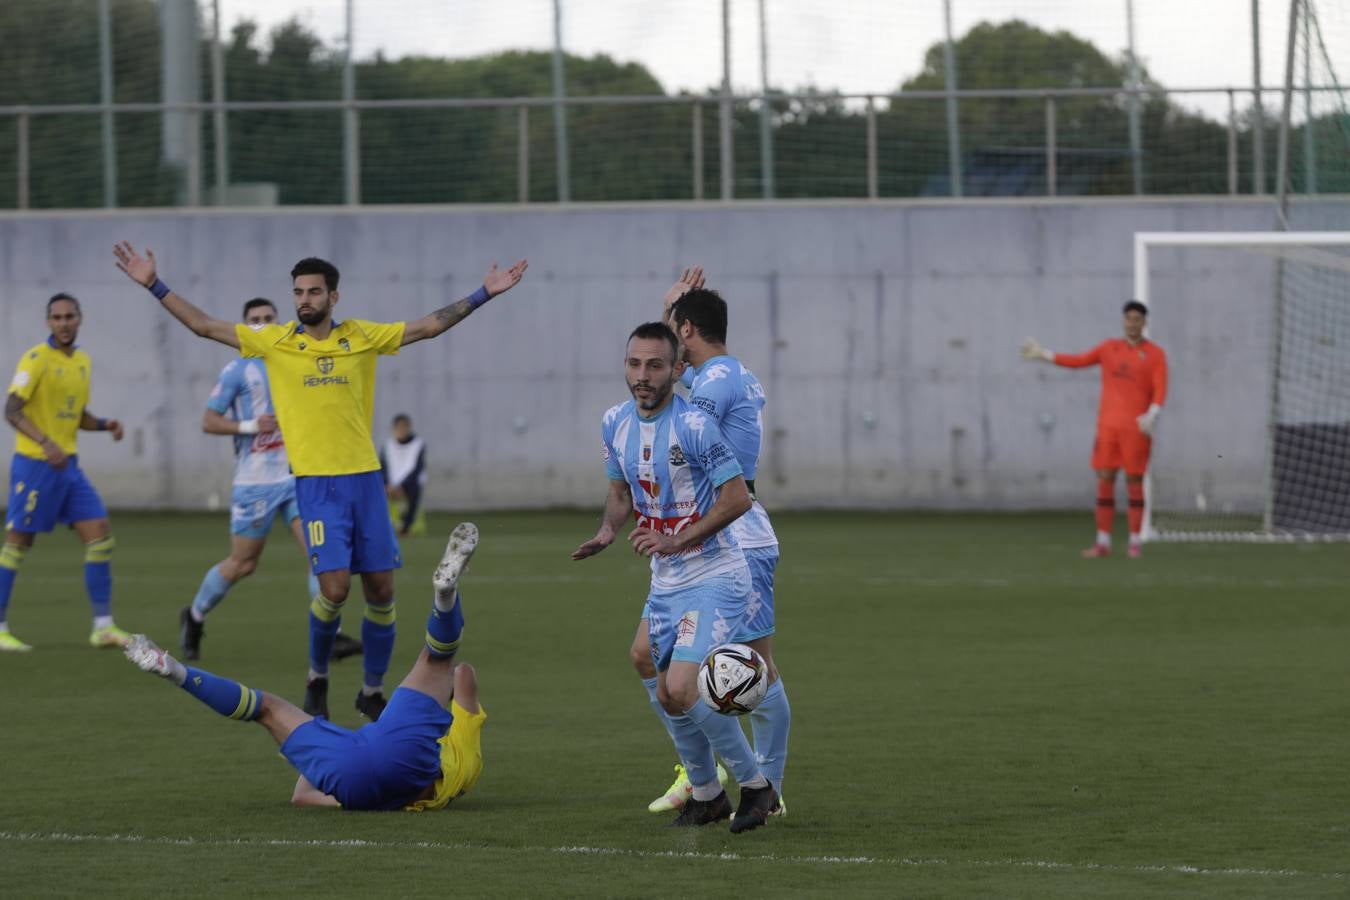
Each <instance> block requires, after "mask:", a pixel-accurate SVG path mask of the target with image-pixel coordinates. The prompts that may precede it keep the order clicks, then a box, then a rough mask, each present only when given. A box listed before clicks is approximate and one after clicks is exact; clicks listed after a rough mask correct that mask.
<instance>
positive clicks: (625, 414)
mask: <svg viewBox="0 0 1350 900" xmlns="http://www.w3.org/2000/svg"><path fill="white" fill-rule="evenodd" d="M601 434H602V436H603V439H604V457H605V471H606V473H607V474H608V475H609V477H610V479H611V480H612V481H626V482H627V483H628V487H629V489H630V490H631V491H632V494H633V514H634V515H635V516H636V518H637V523H638V525H639V526H641V527H647V528H651V529H653V530H655V531H660V532H662V533H664V534H678V533H679V532H680V531H681V530H683V529H684V528H687V527H688V526H689V525H690V524H692V523H694V522H697V521H698V520H699V519H701V518H702V517H703V516H705V515H707V513H708V510H710V509H712V506H713V503H714V502H716V491H717V488H719V487H721V486H722V485H724V484H726V483H727V482H728V481H730V480H731V479H733V478H735V477H736V476H737V475H740V474H742V472H741V466H740V463H738V462H737V461H736V456H735V454H733V453H732V451H731V448H730V446H729V445H728V444H727V442H726V439H725V438H724V437H723V436H722V433H721V431H720V430H718V428H717V424H716V423H715V422H714V421H713V420H712V419H709V418H708V417H707V416H706V415H704V414H703V413H702V412H700V411H699V410H697V409H695V408H693V407H692V406H690V405H689V404H688V402H686V401H685V400H684V399H683V398H682V397H679V396H675V397H673V398H672V399H671V402H670V404H669V405H668V406H667V407H666V408H665V409H664V410H662V411H661V412H660V413H658V414H657V415H656V416H655V417H653V418H650V419H647V418H643V417H642V416H641V415H639V413H638V409H637V404H635V403H634V402H633V401H632V400H629V401H627V402H626V403H621V404H619V405H618V406H615V407H612V408H610V409H609V410H608V411H607V412H606V413H605V417H604V421H603V424H602V426H601ZM744 567H745V556H744V555H743V554H742V553H741V548H740V545H739V544H737V542H736V538H735V536H734V535H733V534H732V532H731V530H730V529H723V530H722V531H719V532H717V533H716V534H714V535H712V536H711V537H709V538H708V539H707V540H706V541H704V542H703V543H702V544H699V545H697V546H694V547H690V548H689V549H688V550H686V551H684V552H683V553H681V554H679V555H677V556H653V557H652V588H653V589H654V590H671V589H674V588H680V587H685V586H687V585H690V584H694V583H695V582H698V581H702V580H705V579H708V578H713V577H717V576H720V575H727V574H730V573H732V572H735V571H738V570H742V569H743V568H744Z"/></svg>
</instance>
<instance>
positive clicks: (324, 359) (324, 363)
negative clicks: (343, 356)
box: [314, 356, 333, 375]
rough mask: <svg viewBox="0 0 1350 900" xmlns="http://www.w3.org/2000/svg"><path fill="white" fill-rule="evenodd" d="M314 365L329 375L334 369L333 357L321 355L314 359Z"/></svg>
mask: <svg viewBox="0 0 1350 900" xmlns="http://www.w3.org/2000/svg"><path fill="white" fill-rule="evenodd" d="M314 365H316V366H318V367H319V371H320V372H322V373H323V374H325V375H327V374H328V373H329V372H331V371H333V357H331V356H320V357H319V358H318V359H316V360H315V361H314Z"/></svg>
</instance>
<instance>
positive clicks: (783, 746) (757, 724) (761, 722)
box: [750, 678, 792, 794]
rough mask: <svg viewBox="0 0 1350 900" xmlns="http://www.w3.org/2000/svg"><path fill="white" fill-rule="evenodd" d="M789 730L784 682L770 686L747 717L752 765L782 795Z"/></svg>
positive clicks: (790, 723) (789, 720) (790, 724)
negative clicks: (755, 764) (754, 763)
mask: <svg viewBox="0 0 1350 900" xmlns="http://www.w3.org/2000/svg"><path fill="white" fill-rule="evenodd" d="M791 727H792V707H790V706H788V698H787V692H786V691H784V690H783V679H781V678H780V679H778V680H777V681H775V682H774V683H773V684H771V685H769V692H768V693H767V694H765V695H764V699H763V700H762V701H760V704H759V706H756V707H755V708H754V710H753V711H751V713H750V733H751V734H753V735H754V737H755V762H757V763H759V770H760V771H761V772H763V773H764V777H765V778H767V779H769V780H770V781H772V782H773V786H774V790H776V791H778V793H780V794H781V793H783V767H784V766H786V765H787V744H788V730H789V729H790V728H791Z"/></svg>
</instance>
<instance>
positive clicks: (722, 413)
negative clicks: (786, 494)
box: [685, 355, 778, 549]
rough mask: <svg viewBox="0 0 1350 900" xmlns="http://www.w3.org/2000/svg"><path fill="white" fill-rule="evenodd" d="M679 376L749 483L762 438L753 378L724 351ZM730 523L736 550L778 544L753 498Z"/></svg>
mask: <svg viewBox="0 0 1350 900" xmlns="http://www.w3.org/2000/svg"><path fill="white" fill-rule="evenodd" d="M691 372H692V374H691ZM685 376H686V377H688V378H689V383H688V385H687V386H688V387H689V403H690V404H691V405H693V406H695V407H697V408H698V409H701V410H703V412H705V413H707V414H708V416H709V417H711V418H712V420H713V421H715V422H716V423H717V427H718V429H719V430H720V431H721V432H722V436H723V437H724V438H725V439H726V442H727V444H729V445H730V446H731V451H732V453H734V454H735V455H736V461H737V462H738V463H740V465H741V471H743V472H744V473H745V480H746V481H751V482H752V481H754V480H755V474H756V472H757V471H758V470H759V452H760V447H761V446H762V444H763V440H764V403H765V398H764V388H763V386H762V385H760V383H759V379H758V378H756V377H755V373H754V372H751V371H750V370H749V369H748V368H746V367H745V365H744V364H742V363H741V361H740V360H739V359H737V358H736V357H734V356H729V355H724V356H714V357H712V358H711V359H708V360H705V361H704V363H703V365H701V366H699V367H698V368H697V369H692V367H691V368H690V369H686V370H685ZM751 493H752V495H753V493H754V492H753V491H752V492H751ZM731 527H732V529H733V530H734V531H735V533H736V540H737V542H738V543H739V544H740V545H741V547H742V548H745V549H753V548H758V547H776V546H778V536H777V535H776V534H774V531H773V525H771V524H770V522H769V514H768V513H767V512H765V510H764V507H763V506H761V505H760V503H759V500H758V499H756V500H755V501H754V504H753V505H752V506H751V508H750V511H749V512H747V513H746V514H745V515H743V516H741V517H740V518H739V519H737V520H736V521H735V522H733V523H732V525H731Z"/></svg>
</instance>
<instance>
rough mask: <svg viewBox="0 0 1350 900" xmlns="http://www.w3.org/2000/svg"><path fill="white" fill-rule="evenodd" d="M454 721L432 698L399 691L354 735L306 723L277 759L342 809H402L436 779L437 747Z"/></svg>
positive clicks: (438, 768) (335, 727) (323, 723)
mask: <svg viewBox="0 0 1350 900" xmlns="http://www.w3.org/2000/svg"><path fill="white" fill-rule="evenodd" d="M454 720H455V717H454V716H452V715H451V714H450V711H449V710H447V709H446V708H445V707H443V706H441V705H440V704H439V703H437V702H436V700H435V698H434V697H431V696H429V695H427V694H424V693H422V692H421V691H415V690H413V689H411V688H403V687H401V688H399V689H397V690H396V691H394V693H393V694H392V695H391V696H390V697H389V705H388V706H386V707H385V708H384V712H382V713H380V718H379V721H377V722H371V723H370V724H369V725H365V726H363V727H362V728H360V729H359V730H357V731H352V730H351V729H350V728H343V727H342V726H340V725H334V724H333V723H332V722H329V721H328V720H327V719H311V720H310V721H308V722H306V723H305V724H303V725H301V726H300V727H299V728H297V729H295V730H294V731H292V732H291V735H290V737H288V738H286V742H285V743H284V744H282V745H281V755H282V756H284V757H286V760H287V762H289V763H290V764H291V765H293V766H295V768H296V770H297V771H298V772H299V773H300V774H301V775H303V776H305V778H306V779H308V780H309V783H310V784H312V785H314V786H315V787H316V788H318V789H319V790H321V791H323V792H324V793H325V794H331V795H332V796H334V797H336V798H337V801H338V802H339V803H341V804H342V808H343V809H402V808H403V807H405V806H407V805H408V804H409V803H411V802H412V801H414V800H416V799H417V796H418V794H421V793H422V792H423V791H425V790H426V789H427V788H428V787H430V786H431V785H432V784H435V782H436V779H437V778H440V777H441V745H440V744H439V743H437V742H438V741H439V740H440V739H441V738H442V737H444V736H445V733H446V732H447V731H449V730H450V723H451V722H453V721H454Z"/></svg>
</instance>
